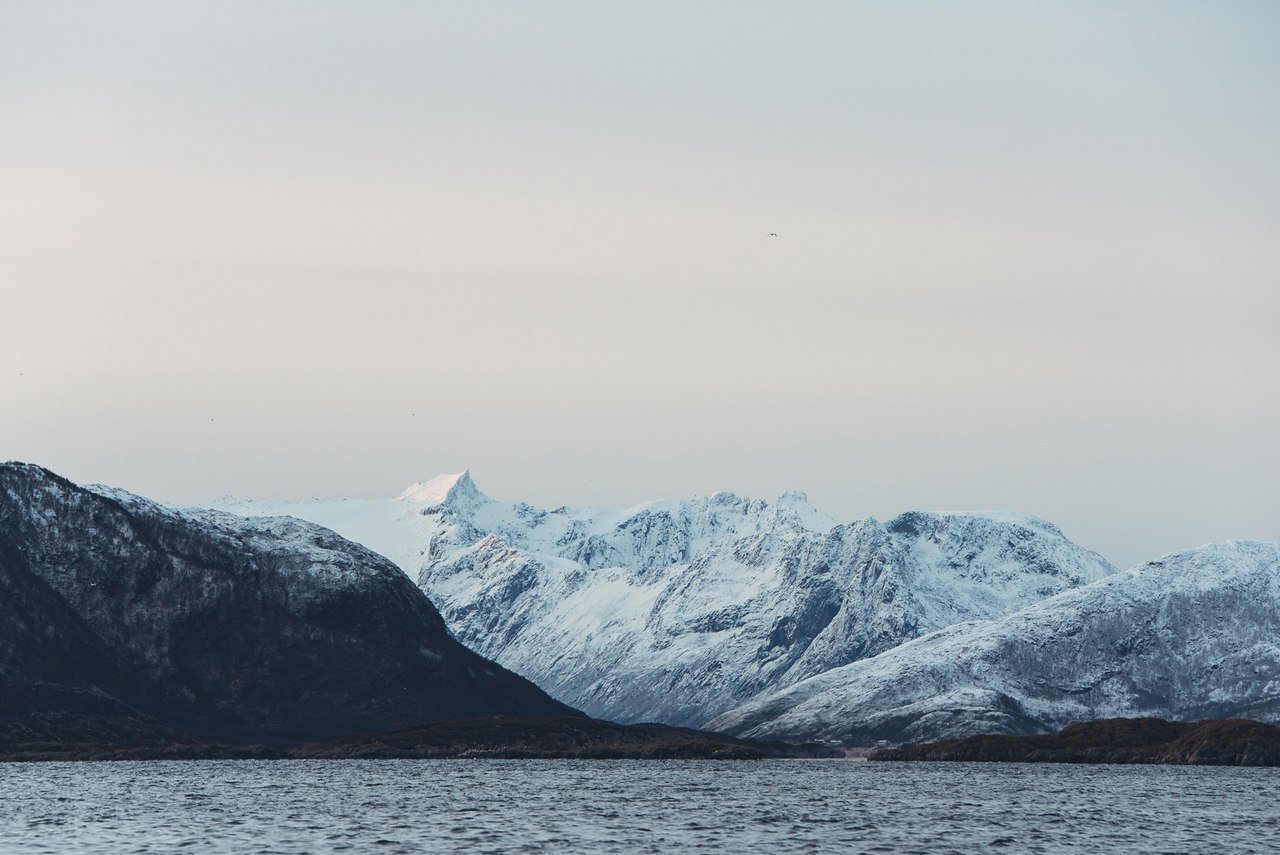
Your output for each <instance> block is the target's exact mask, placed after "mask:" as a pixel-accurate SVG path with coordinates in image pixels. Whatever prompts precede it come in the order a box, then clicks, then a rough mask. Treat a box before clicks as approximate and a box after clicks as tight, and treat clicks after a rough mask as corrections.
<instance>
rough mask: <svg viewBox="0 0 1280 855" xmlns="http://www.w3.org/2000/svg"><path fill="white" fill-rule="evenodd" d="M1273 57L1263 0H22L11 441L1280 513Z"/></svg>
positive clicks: (2, 420) (2, 101)
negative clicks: (625, 0)
mask: <svg viewBox="0 0 1280 855" xmlns="http://www.w3.org/2000/svg"><path fill="white" fill-rule="evenodd" d="M1277 44H1280V4H1276V3H1272V2H1212V3H1210V2H1204V3H1194V4H1193V3H1177V2H1161V3H1157V2H1130V3H1114V2H1107V3H1088V2H1071V3H1060V4H1058V3H1024V2H1009V3H964V4H959V3H942V2H938V3H894V4H888V3H855V2H809V3H804V2H800V3H795V2H789V3H780V2H779V3H754V2H732V3H728V2H726V3H635V4H601V3H591V2H581V3H567V2H559V3H538V4H534V3H523V2H522V3H474V2H459V3H409V2H403V3H397V2H361V3H341V4H340V3H333V2H296V3H285V2H271V3H247V2H246V3H235V2H218V3H180V2H179V3H174V2H156V3H129V2H116V3H110V4H99V3H89V2H85V3H61V2H46V0H40V2H8V0H3V2H0V297H2V302H0V306H2V307H3V310H4V321H5V322H4V334H3V335H2V336H0V457H3V458H17V459H24V460H29V461H32V462H37V463H41V464H44V465H46V466H49V467H51V468H53V469H55V470H57V471H60V472H62V473H63V474H65V475H67V476H69V477H72V478H74V479H77V480H82V481H104V482H108V483H113V484H118V485H120V486H123V487H126V488H129V489H132V490H135V491H138V492H142V493H145V494H149V495H152V496H155V497H157V498H161V499H167V500H174V501H188V502H195V501H200V500H203V499H208V498H210V497H212V496H215V495H218V494H222V493H235V494H240V495H246V496H254V497H262V498H266V497H300V496H306V495H313V494H315V495H379V494H387V493H393V492H397V491H398V490H399V489H400V488H401V487H403V486H404V485H405V484H407V483H409V482H410V481H414V480H418V479H421V478H425V477H428V476H430V475H432V474H435V473H436V472H439V471H446V470H456V469H459V468H462V467H464V466H469V467H471V468H472V471H473V474H474V475H475V477H476V479H477V481H478V483H479V485H480V487H481V488H482V489H485V490H487V491H488V492H489V493H491V494H492V495H494V496H496V497H499V498H504V499H509V500H518V499H523V500H528V501H531V502H534V503H537V504H543V505H552V506H554V505H559V504H563V503H567V504H601V505H621V504H630V503H632V502H636V501H639V500H642V499H647V498H657V497H682V496H687V495H691V494H695V493H707V492H713V491H715V490H719V489H729V490H734V491H736V492H739V493H742V494H747V495H754V496H764V497H771V496H775V495H777V494H778V493H779V492H781V491H783V490H786V489H791V488H797V489H803V490H806V491H807V492H808V493H809V495H810V498H811V499H812V500H813V502H814V503H815V504H816V505H817V506H818V507H820V508H822V509H823V510H825V511H827V512H828V513H831V514H832V515H834V516H837V517H840V518H844V519H852V518H855V517H859V516H864V515H868V514H870V515H874V516H877V517H880V518H886V517H888V516H891V515H893V514H895V513H898V512H900V511H903V510H908V509H913V508H926V509H987V508H999V509H1007V510H1014V511H1022V512H1027V513H1034V514H1038V515H1040V516H1044V517H1046V518H1048V519H1050V520H1053V521H1054V522H1056V523H1057V524H1058V525H1060V526H1061V527H1062V528H1063V529H1064V530H1065V531H1066V532H1067V534H1068V535H1069V536H1071V537H1072V538H1073V539H1075V540H1077V541H1078V542H1080V543H1082V544H1084V545H1086V546H1090V547H1092V548H1095V549H1098V550H1100V551H1101V552H1103V553H1104V554H1105V555H1107V556H1108V557H1109V558H1111V559H1112V560H1113V561H1115V562H1117V563H1121V564H1128V563H1131V562H1135V561H1138V560H1141V559H1146V558H1151V557H1155V556H1156V555H1158V554H1161V553H1163V552H1166V551H1169V550H1172V549H1175V548H1181V547H1185V546H1194V545H1198V544H1200V543H1203V542H1207V541H1211V540H1223V539H1227V538H1262V539H1270V540H1275V539H1280V488H1278V487H1277V481H1278V478H1277V475H1278V474H1280V451H1278V450H1277V449H1278V447H1280V443H1278V442H1277V437H1278V436H1280V381H1277V379H1276V375H1277V371H1278V369H1280V296H1278V295H1277V286H1280V158H1278V157H1277V153H1278V152H1280V52H1277V50H1276V45H1277ZM770 232H777V233H778V237H776V238H770V237H768V234H769V233H770Z"/></svg>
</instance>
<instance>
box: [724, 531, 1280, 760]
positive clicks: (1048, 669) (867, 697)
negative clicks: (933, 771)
mask: <svg viewBox="0 0 1280 855" xmlns="http://www.w3.org/2000/svg"><path fill="white" fill-rule="evenodd" d="M1113 716H1159V717H1163V718H1170V719H1180V720H1188V721H1194V720H1197V719H1204V718H1226V717H1244V718H1252V719H1257V720H1260V721H1270V722H1280V546H1277V545H1276V544H1273V543H1256V542H1247V541H1246V542H1230V543H1222V544H1214V545H1210V546H1205V547H1201V548H1199V549H1193V550H1188V551H1185V552H1177V553H1174V554H1171V555H1168V556H1166V557H1164V558H1162V559H1160V560H1158V561H1152V562H1150V563H1147V564H1143V565H1140V566H1138V567H1136V568H1134V569H1132V570H1127V571H1125V572H1123V573H1118V574H1116V575H1113V576H1110V577H1108V578H1105V579H1102V580H1100V581H1098V582H1094V583H1093V584H1090V585H1087V586H1084V587H1080V588H1076V589H1074V590H1070V591H1066V592H1064V593H1062V594H1059V595H1057V596H1055V597H1052V598H1050V599H1047V600H1045V601H1043V602H1040V603H1036V604H1035V605H1032V606H1029V607H1027V608H1025V609H1022V610H1020V611H1018V612H1015V613H1013V614H1011V615H1008V616H1006V617H1003V618H999V619H996V620H991V621H979V622H971V623H965V624H961V625H957V626H953V627H950V628H947V629H944V630H942V631H940V632H937V633H933V634H931V635H928V636H926V637H924V638H920V639H917V640H915V641H912V642H909V643H907V644H903V645H902V646H900V647H897V648H895V649H893V650H890V651H888V652H885V653H883V654H881V655H879V656H876V657H874V658H871V659H865V660H862V661H860V662H855V663H852V664H849V665H845V666H843V667H840V668H835V669H832V670H830V671H827V672H825V673H823V674H819V675H817V676H814V677H812V678H810V679H808V680H804V681H802V682H800V683H797V684H796V685H794V686H791V687H789V688H786V689H784V690H782V691H780V692H776V693H771V694H769V695H767V696H764V697H761V698H758V699H756V700H754V701H751V702H750V703H748V704H746V705H744V706H743V707H741V708H739V709H736V710H733V711H732V712H730V713H727V714H725V715H722V716H720V717H718V718H716V719H715V720H714V721H712V722H711V723H710V725H709V726H710V727H711V728H713V729H716V730H723V731H725V732H728V733H732V734H735V735H747V736H751V737H762V738H770V739H775V738H778V739H814V738H820V739H831V740H838V741H841V742H843V743H845V744H849V745H865V744H870V743H872V742H875V741H876V740H880V739H884V740H889V741H892V742H918V741H923V740H933V739H943V738H950V737H959V736H969V735H973V734H980V733H1034V732H1042V731H1046V730H1056V729H1057V728H1059V727H1062V726H1064V725H1066V724H1069V723H1072V722H1078V721H1085V720H1089V719H1097V718H1106V717H1113Z"/></svg>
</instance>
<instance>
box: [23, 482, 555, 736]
mask: <svg viewBox="0 0 1280 855" xmlns="http://www.w3.org/2000/svg"><path fill="white" fill-rule="evenodd" d="M493 715H507V716H575V715H579V714H578V713H577V712H576V711H574V710H572V709H570V708H569V707H566V706H565V705H563V704H561V703H558V702H557V701H554V700H552V699H551V698H550V697H548V696H547V695H546V694H545V693H543V692H542V691H541V690H540V689H538V688H537V687H536V686H534V685H533V684H532V683H530V682H528V681H527V680H524V679H523V678H521V677H518V676H516V675H515V674H512V673H510V672H508V671H506V670H505V669H503V668H501V667H500V666H498V665H496V664H494V663H493V662H490V661H488V660H486V659H484V658H482V657H480V656H478V655H476V654H474V653H472V652H471V651H469V650H467V649H466V648H464V647H463V646H462V645H461V644H459V643H458V642H456V641H455V640H454V639H453V638H452V637H451V636H450V635H449V633H448V632H447V631H446V629H445V626H444V622H443V621H442V620H441V618H440V615H439V613H438V612H437V611H436V609H435V607H434V606H432V604H431V603H430V601H428V600H427V598H426V596H424V595H423V594H422V592H421V591H420V590H418V588H416V587H415V586H414V585H413V584H412V583H411V582H410V581H409V580H408V579H407V578H406V577H405V575H404V574H403V573H402V572H401V571H400V570H399V569H398V568H397V567H396V566H395V565H393V564H392V563H391V562H389V561H387V560H386V559H384V558H382V557H380V556H378V555H376V554H374V553H372V552H370V551H369V550H367V549H365V548H363V547H361V546H359V545H357V544H354V543H351V542H350V541H347V540H344V539H343V538H341V537H339V536H337V535H335V534H334V533H333V532H330V531H328V530H327V529H323V528H320V527H319V526H315V525H312V524H310V523H304V522H301V521H299V520H294V519H288V518H260V519H242V518H238V517H233V516H230V515H226V514H219V513H216V512H212V511H209V512H203V511H178V510H174V509H171V508H166V507H164V506H161V505H157V504H155V503H153V502H149V501H147V500H145V499H142V498H140V497H137V496H133V495H131V494H128V493H124V492H122V491H115V490H111V489H109V488H97V487H95V488H83V487H79V486H77V485H75V484H72V483H70V482H69V481H66V480H65V479H63V478H60V477H58V476H56V475H54V474H53V473H51V472H48V471H47V470H44V469H41V468H39V467H36V466H30V465H25V464H16V463H9V464H4V465H0V753H4V754H13V753H21V752H20V751H19V750H18V747H19V746H23V745H25V746H33V745H41V744H44V745H58V744H64V745H70V744H77V745H81V746H91V745H97V746H116V747H119V746H131V747H137V748H145V747H150V748H153V749H155V748H158V747H161V746H171V745H173V744H200V743H221V744H240V745H244V744H251V743H255V742H258V743H266V744H271V745H275V746H285V745H290V744H298V743H302V742H316V741H327V740H333V739H337V738H341V737H347V736H350V735H352V734H359V733H367V732H372V731H388V730H396V729H401V728H406V727H412V726H418V725H421V724H423V723H427V722H439V721H446V720H454V719H463V718H474V717H482V716H493Z"/></svg>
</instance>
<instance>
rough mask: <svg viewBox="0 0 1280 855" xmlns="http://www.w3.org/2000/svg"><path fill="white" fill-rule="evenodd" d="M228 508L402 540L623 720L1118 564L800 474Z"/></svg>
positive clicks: (470, 621)
mask: <svg viewBox="0 0 1280 855" xmlns="http://www.w3.org/2000/svg"><path fill="white" fill-rule="evenodd" d="M219 506H220V507H223V508H226V509H229V510H233V511H235V512H237V513H247V514H256V513H287V514H292V515H296V516H300V517H303V518H307V519H312V520H315V521H317V522H321V523H322V524H325V525H328V526H331V527H333V528H334V529H336V530H337V531H340V532H341V533H343V534H344V535H345V536H347V537H350V538H352V539H354V540H358V541H360V542H362V543H364V544H366V545H368V546H369V547H370V548H373V549H375V550H377V551H379V552H383V553H384V554H387V555H389V556H392V557H393V558H394V559H395V560H396V561H397V562H399V563H400V565H401V566H402V567H403V568H404V570H405V571H406V572H407V573H410V574H411V575H413V576H415V577H416V578H417V579H418V581H419V583H420V585H421V586H422V588H423V590H425V591H426V592H427V593H428V595H429V596H430V597H431V599H432V601H433V602H435V603H436V604H437V605H438V606H439V607H440V610H441V613H442V614H443V615H444V617H445V620H446V621H447V622H448V624H449V627H450V629H451V630H452V631H453V632H454V634H455V635H456V636H457V638H458V639H459V640H460V641H462V642H463V643H464V644H467V645H468V646H470V647H472V648H473V649H475V650H477V651H479V652H480V653H483V654H484V655H485V656H489V657H492V658H493V659H495V660H497V661H498V662H500V663H502V664H503V665H505V666H506V667H508V668H511V669H512V670H513V671H516V672H518V673H520V674H523V675H524V676H526V677H529V678H530V679H532V680H534V681H535V682H537V683H538V684H539V685H540V686H542V687H543V688H544V689H546V690H547V691H548V692H550V693H551V694H552V695H553V696H555V697H557V698H559V699H561V700H563V701H565V702H567V703H570V704H572V705H574V706H576V707H579V708H581V709H583V710H585V711H587V712H588V713H590V714H591V715H595V716H600V717H604V718H609V719H613V720H617V721H663V722H667V723H671V724H682V725H689V724H692V725H697V724H701V723H702V722H704V721H706V720H707V719H709V718H711V717H712V716H715V715H717V714H719V713H722V712H725V711H726V710H729V709H731V708H733V707H735V706H737V705H739V704H742V703H744V702H745V701H747V700H749V699H751V698H753V697H755V696H757V695H759V694H760V693H762V692H770V691H774V690H776V689H778V688H781V687H784V686H788V685H791V684H794V683H796V682H798V681H800V680H803V679H805V678H807V677H811V676H813V675H815V674H820V673H822V672H824V671H826V670H829V669H831V668H834V667H838V666H841V665H845V664H847V663H849V662H852V661H855V660H858V659H861V658H864V657H867V656H873V655H875V654H877V653H880V652H882V651H885V650H888V649H890V648H892V647H894V646H896V645H898V644H901V643H902V642H904V641H907V640H909V639H912V638H916V637H918V636H920V635H923V634H925V633H928V632H931V631H933V630H936V629H939V628H941V627H945V626H948V625H951V624H953V623H956V622H957V621H966V620H973V619H979V618H991V617H996V616H1000V615H1004V614H1007V613H1009V612H1012V611H1014V610H1016V609H1018V608H1021V607H1023V606H1026V605H1028V604H1030V603H1034V602H1036V601H1038V600H1041V599H1044V598H1045V597H1048V596H1052V595H1054V594H1057V593H1060V592H1062V591H1064V590H1067V589H1069V588H1072V587H1075V586H1078V585H1082V584H1085V583H1088V582H1092V581H1094V580H1096V579H1099V578H1101V577H1103V576H1105V575H1107V574H1108V573H1111V572H1113V570H1114V568H1112V567H1111V566H1110V565H1109V564H1108V563H1107V562H1106V561H1104V560H1103V559H1102V558H1101V557H1100V556H1098V555H1097V554H1095V553H1092V552H1090V551H1088V550H1085V549H1082V548H1080V547H1078V546H1076V545H1075V544H1073V543H1071V542H1070V541H1069V540H1067V539H1066V537H1065V536H1064V535H1063V534H1062V532H1060V531H1059V530H1058V529H1057V528H1055V527H1054V526H1052V525H1050V524H1049V523H1047V522H1044V521H1043V520H1039V519H1035V518H1033V517H1025V516H1016V515H1010V514H938V513H909V514H904V515H902V516H900V517H897V518H896V519H894V520H892V521H890V522H889V523H887V524H882V523H879V522H877V521H876V520H873V519H864V520H860V521H857V522H854V523H850V524H847V525H839V524H837V523H836V522H835V521H834V520H832V519H830V518H829V517H827V516H825V515H824V514H821V513H819V512H818V511H816V510H814V509H813V508H812V507H811V506H810V505H809V503H808V501H807V499H806V498H805V496H804V494H802V493H794V492H793V493H786V494H784V495H783V496H781V497H780V498H779V499H778V500H777V501H776V502H773V503H770V502H765V501H760V500H754V499H743V498H740V497H738V496H735V495H733V494H731V493H717V494H716V495H714V496H711V497H708V498H695V499H690V500H687V501H659V502H650V503H647V504H644V505H640V506H637V507H634V508H630V509H628V510H625V511H608V510H601V509H593V508H587V509H568V508H557V509H555V510H552V511H545V510H539V509H537V508H533V507H531V506H529V505H525V504H516V505H508V504H504V503H501V502H496V501H493V500H491V499H489V498H488V497H486V496H485V495H484V494H483V493H481V492H480V491H479V490H478V489H477V488H476V486H475V483H474V482H473V481H472V479H471V477H470V475H469V474H468V473H462V474H460V475H451V476H441V477H439V478H435V479H432V480H431V481H428V482H425V483H422V484H415V485H413V486H412V487H410V488H409V489H408V490H406V491H405V492H404V493H403V494H402V495H401V496H400V497H399V498H397V499H385V500H348V501H328V502H326V501H322V500H313V501H309V502H300V503H254V502H245V501H240V500H233V499H227V500H222V501H221V502H220V503H219Z"/></svg>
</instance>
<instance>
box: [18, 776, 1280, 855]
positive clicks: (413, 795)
mask: <svg viewBox="0 0 1280 855" xmlns="http://www.w3.org/2000/svg"><path fill="white" fill-rule="evenodd" d="M989 849H995V850H999V849H1003V850H1004V851H1009V852H1089V853H1091V854H1092V855H1100V853H1107V852H1277V851H1280V769H1234V768H1210V767H1173V766H1065V765H1038V764H1037V765H1019V764H1009V765H1000V764H983V763H972V764H960V763H867V762H857V761H841V760H779V761H763V762H749V761H745V762H744V761H738V762H729V761H723V762H722V761H675V760H669V761H662V760H655V761H569V760H533V761H507V760H402V761H396V760H391V761H372V760H370V761H362V760H352V761H339V760H325V761H200V762H112V763H31V764H0V852H5V853H9V852H13V853H46V852H48V853H58V854H59V855H63V853H75V852H87V853H95V852H102V853H108V852H109V853H118V852H138V853H143V852H166V853H168V852H274V853H302V852H341V851H349V852H362V853H363V852H385V853H396V852H420V851H426V852H438V851H454V850H457V851H466V852H519V851H524V852H564V851H591V852H627V853H630V852H769V853H775V852H812V851H840V852H914V853H941V852H975V851H985V850H989Z"/></svg>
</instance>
